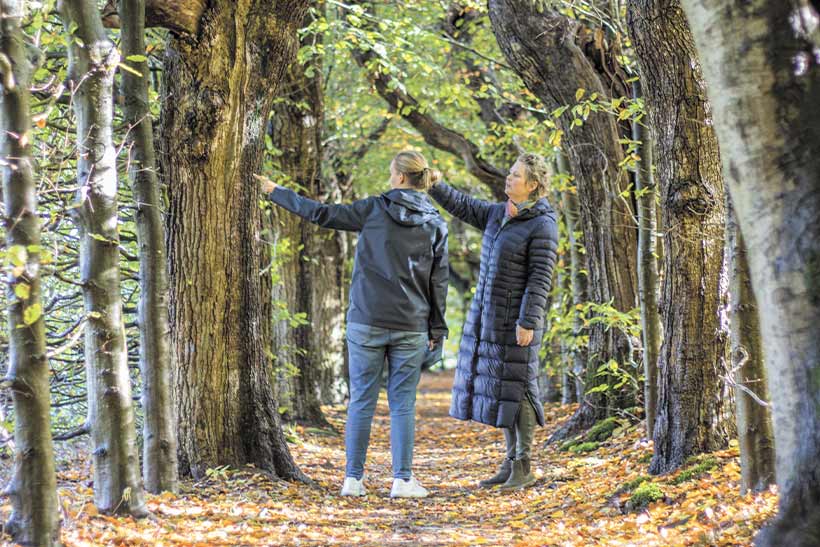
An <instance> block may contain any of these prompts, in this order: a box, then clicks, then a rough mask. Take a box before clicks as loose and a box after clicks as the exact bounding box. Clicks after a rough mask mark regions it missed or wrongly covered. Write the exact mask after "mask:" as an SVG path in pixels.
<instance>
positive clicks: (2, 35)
mask: <svg viewBox="0 0 820 547" xmlns="http://www.w3.org/2000/svg"><path fill="white" fill-rule="evenodd" d="M22 18H23V6H22V2H21V1H20V0H3V1H2V2H0V77H2V91H3V95H2V105H0V119H2V133H1V134H0V155H2V158H3V169H2V171H3V196H4V199H5V206H6V207H5V222H4V224H5V229H6V254H7V255H8V256H11V257H14V258H13V260H12V261H11V264H10V265H9V266H7V277H6V283H7V284H8V289H9V292H8V294H9V299H10V302H9V303H8V307H7V310H8V328H9V331H8V332H9V346H8V351H9V367H8V371H7V372H6V376H5V378H4V379H3V385H4V387H9V388H11V395H12V398H13V399H14V417H15V420H14V471H13V475H12V478H11V482H10V484H9V486H8V488H7V489H6V492H7V493H8V495H9V497H10V498H11V505H12V507H11V515H10V516H9V520H8V522H7V523H6V532H8V533H9V534H10V535H11V537H12V538H13V539H14V541H15V543H18V544H20V545H36V546H38V547H55V546H57V545H60V518H59V512H58V503H57V489H56V477H55V475H54V452H53V449H52V444H51V425H50V419H49V406H50V405H49V402H50V401H49V399H50V391H49V382H48V377H49V369H48V361H47V359H46V335H45V326H44V322H43V315H42V309H43V307H42V303H41V301H40V250H39V248H40V221H39V218H38V217H37V188H36V186H35V184H34V177H33V174H32V161H31V113H30V110H29V84H30V82H31V65H30V63H29V60H28V57H27V55H26V46H25V43H24V41H23V40H24V39H23V33H22V31H21V30H20V24H21V20H22Z"/></svg>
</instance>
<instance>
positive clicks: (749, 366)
mask: <svg viewBox="0 0 820 547" xmlns="http://www.w3.org/2000/svg"><path fill="white" fill-rule="evenodd" d="M726 252H727V254H728V255H729V272H730V276H731V277H730V282H729V295H730V301H729V320H730V324H731V332H730V334H731V336H730V338H731V344H732V372H733V373H734V381H735V384H736V386H735V400H736V405H737V438H738V441H739V444H740V478H741V483H740V490H741V492H746V491H747V490H752V491H755V492H758V491H760V490H764V489H766V488H767V487H768V486H769V485H770V484H774V462H775V455H774V437H773V436H772V416H771V413H770V412H769V409H768V407H767V406H765V405H766V404H767V402H768V400H769V390H768V389H767V387H766V369H765V366H764V359H763V343H762V341H761V338H760V320H759V319H758V307H757V300H756V299H755V295H754V291H753V290H752V278H751V276H750V275H749V261H748V259H747V251H746V246H745V245H744V244H743V235H742V234H741V233H740V228H739V227H738V225H737V218H736V217H735V214H734V210H733V208H732V200H731V199H730V198H729V196H728V195H727V196H726Z"/></svg>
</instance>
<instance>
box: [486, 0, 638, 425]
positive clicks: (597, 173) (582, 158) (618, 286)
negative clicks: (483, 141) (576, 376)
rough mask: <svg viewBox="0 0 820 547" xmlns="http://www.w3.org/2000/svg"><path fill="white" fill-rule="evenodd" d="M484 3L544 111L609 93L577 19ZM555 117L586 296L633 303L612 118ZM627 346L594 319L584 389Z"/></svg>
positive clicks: (503, 2)
mask: <svg viewBox="0 0 820 547" xmlns="http://www.w3.org/2000/svg"><path fill="white" fill-rule="evenodd" d="M489 9H490V20H491V21H492V25H493V32H494V33H495V36H496V39H497V40H498V43H499V45H500V47H501V49H502V51H503V52H504V55H505V56H506V58H507V60H508V61H509V63H510V65H512V67H513V68H514V69H515V70H516V72H517V73H518V74H519V76H521V78H522V79H523V80H524V83H525V84H526V85H527V87H528V88H529V89H530V91H532V92H533V93H534V94H535V95H536V96H537V97H538V98H539V99H540V100H541V101H542V102H543V103H544V105H545V106H546V108H547V109H548V110H554V109H556V108H558V107H560V106H564V105H568V104H570V101H572V100H573V97H574V96H575V93H576V90H577V89H579V88H583V89H584V90H586V92H587V93H597V94H598V96H601V97H608V96H609V91H608V88H605V87H604V86H603V85H602V82H601V80H600V78H599V76H598V74H597V72H596V70H595V68H594V67H593V66H592V64H590V62H589V60H588V59H587V57H586V56H585V55H584V53H583V51H582V50H581V49H580V48H579V47H578V46H577V45H576V44H575V42H574V39H575V36H576V33H577V31H578V23H577V22H576V21H574V20H572V19H570V18H568V17H566V16H564V15H562V14H560V13H559V12H558V11H556V10H554V9H552V8H549V7H543V6H541V5H539V4H538V3H537V2H532V1H530V0H490V1H489ZM558 74H560V75H561V77H560V78H559V77H556V75H558ZM558 123H559V125H560V127H561V128H562V130H563V132H564V150H565V151H566V154H567V159H568V160H569V165H570V170H571V172H572V174H573V175H574V177H575V182H576V185H577V190H578V200H579V204H580V226H581V229H582V231H583V234H584V243H585V247H586V255H587V260H588V267H589V279H588V283H589V299H590V300H591V301H592V302H595V303H598V304H607V303H609V302H611V303H612V306H614V307H615V308H616V309H617V310H619V311H621V312H626V311H629V310H631V309H633V308H634V307H635V305H636V290H637V277H636V259H635V257H636V256H637V254H636V253H637V231H636V230H635V221H634V216H633V213H632V211H631V210H630V205H629V203H628V202H627V201H626V200H623V199H622V198H620V197H619V194H620V193H621V192H622V191H623V190H625V189H626V187H627V182H628V181H627V177H626V175H625V173H624V172H623V171H622V170H621V169H620V167H619V165H620V163H621V160H622V159H623V157H624V153H623V149H622V148H621V145H620V143H619V142H618V139H619V134H618V127H617V125H616V122H615V119H614V117H613V116H610V115H608V114H605V113H592V114H590V115H589V117H588V118H587V119H586V121H584V123H583V124H582V125H581V126H579V127H571V124H572V119H571V117H570V116H569V114H568V113H567V114H565V115H563V116H561V118H560V119H559V120H558ZM630 347H631V344H630V342H629V340H628V337H627V335H626V334H625V333H624V332H622V331H620V330H619V329H615V328H611V329H607V328H606V326H605V325H604V324H603V323H596V324H594V325H592V326H591V327H590V331H589V346H588V351H589V356H590V361H589V362H588V364H587V372H588V373H587V386H586V387H587V389H589V388H590V387H592V385H591V382H592V381H593V380H594V381H606V377H605V376H604V377H599V378H598V379H595V378H594V372H595V371H596V370H597V369H598V367H599V366H600V365H601V364H604V363H607V362H609V361H610V360H614V361H616V362H617V363H619V365H623V366H625V365H626V363H628V362H629V361H630V360H631V358H632V357H631V355H630ZM590 371H591V372H592V373H593V374H590ZM606 399H607V396H605V395H602V394H601V393H594V394H589V393H588V394H586V395H585V397H584V401H583V403H582V404H581V406H580V407H579V410H578V412H577V413H576V414H575V416H573V418H572V419H571V420H570V421H569V422H568V423H567V424H565V426H564V427H562V428H561V429H560V430H559V431H558V432H556V434H555V435H553V437H552V439H553V440H558V439H561V438H565V437H566V436H569V435H572V434H574V433H576V432H578V431H580V430H582V429H584V428H586V427H589V426H590V425H592V424H593V423H594V422H596V421H597V420H599V419H600V418H602V417H604V416H606V414H607V411H608V408H607V407H608V404H607V400H606Z"/></svg>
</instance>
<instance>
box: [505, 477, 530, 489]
mask: <svg viewBox="0 0 820 547" xmlns="http://www.w3.org/2000/svg"><path fill="white" fill-rule="evenodd" d="M537 480H538V479H536V478H534V477H533V479H532V480H528V481H527V482H524V483H521V484H516V485H515V486H504V485H503V484H502V485H501V487H500V488H499V490H503V491H514V490H523V489H524V488H528V487H530V486H532V485H533V484H535V483H536V481H537Z"/></svg>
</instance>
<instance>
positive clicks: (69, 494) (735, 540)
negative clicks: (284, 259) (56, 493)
mask: <svg viewBox="0 0 820 547" xmlns="http://www.w3.org/2000/svg"><path fill="white" fill-rule="evenodd" d="M452 379H453V377H452V373H451V372H446V373H437V374H425V375H424V376H423V377H422V381H421V385H420V388H419V397H418V415H417V434H416V452H415V461H414V472H415V473H416V475H417V477H418V479H419V481H420V482H421V483H422V484H423V485H425V486H426V487H427V488H428V489H430V491H431V496H430V497H429V498H427V499H422V500H409V499H398V500H393V499H390V498H389V493H390V486H391V472H390V450H389V428H388V424H389V419H388V416H387V403H386V399H385V397H384V394H382V397H381V399H380V401H379V406H378V409H377V415H376V418H375V420H374V424H373V435H372V439H371V446H370V451H369V454H368V462H367V466H366V471H365V472H366V482H365V484H366V486H367V488H368V495H367V496H365V497H364V498H344V497H341V496H339V495H338V493H339V489H340V488H341V483H342V480H343V474H344V473H343V468H344V441H343V438H342V437H341V436H340V435H337V434H329V433H328V432H327V431H320V430H315V429H310V428H307V429H303V428H296V429H293V430H290V431H289V435H290V436H291V437H292V438H293V440H294V441H295V442H294V443H292V444H291V450H292V452H293V455H294V457H295V459H296V461H297V462H298V463H299V465H300V467H301V468H302V469H303V470H304V471H305V472H306V473H307V474H308V476H310V477H311V478H312V479H314V480H315V481H316V483H317V487H315V488H310V487H307V486H304V485H294V484H289V483H284V482H279V481H270V480H269V479H267V478H266V477H265V476H263V475H260V474H254V473H251V472H248V471H220V470H215V471H213V472H212V473H211V474H210V476H209V477H208V478H206V479H204V480H202V481H199V482H198V483H192V482H190V481H187V482H185V483H184V484H183V487H182V491H181V493H180V494H179V495H176V496H174V495H170V494H164V495H160V496H149V497H148V506H149V508H150V509H151V511H152V512H153V515H154V517H153V518H152V519H148V520H143V521H139V522H135V521H133V520H131V519H130V518H114V517H107V516H102V515H97V514H96V511H95V510H94V508H93V505H91V503H90V500H91V499H92V496H91V489H90V488H88V483H87V481H88V475H87V469H82V470H80V469H75V470H65V471H61V472H60V473H59V478H60V489H61V496H62V500H63V506H64V509H65V514H66V515H67V517H68V519H67V521H66V522H65V524H64V530H63V537H64V540H65V543H66V545H67V546H68V547H71V546H78V547H79V546H83V547H85V546H89V545H95V546H96V545H115V546H136V545H146V546H196V547H204V546H225V547H227V546H249V547H250V546H254V547H255V546H262V545H264V546H285V545H287V546H296V545H311V546H313V545H317V546H318V545H356V546H428V545H429V546H439V545H440V546H468V545H469V546H472V545H499V546H513V545H515V546H521V547H525V546H531V545H533V546H534V545H550V546H583V547H586V546H598V545H600V546H604V545H607V546H616V545H617V546H627V545H634V546H664V547H666V546H672V545H721V546H724V545H725V546H728V545H748V544H750V541H751V537H752V535H753V534H754V532H755V531H756V530H757V529H758V528H759V527H760V526H761V525H762V523H763V521H764V520H765V519H766V518H768V517H770V516H771V515H773V513H774V506H775V504H776V501H777V496H776V494H774V493H771V492H766V493H764V494H759V495H747V496H740V495H739V494H738V480H739V466H738V457H737V448H730V449H728V450H725V451H722V452H718V453H715V454H712V455H710V457H709V458H706V460H708V461H707V462H706V463H707V464H708V463H709V462H712V464H713V465H714V467H713V468H712V469H710V470H707V471H705V472H704V473H702V474H700V475H697V474H695V476H694V477H693V478H691V479H689V480H686V481H683V482H680V483H679V484H675V482H678V481H680V478H678V477H679V475H680V473H676V474H673V475H668V476H663V477H654V478H652V479H651V483H654V484H656V485H657V486H658V487H659V489H660V490H661V491H662V493H663V494H664V496H665V497H664V499H662V500H660V501H656V502H654V503H652V504H650V505H649V507H648V509H646V510H643V511H638V512H626V513H624V512H623V511H624V507H625V504H626V500H628V498H629V497H630V494H629V493H624V494H622V495H617V496H613V492H614V491H615V490H616V489H618V488H619V487H622V486H623V485H624V484H625V483H627V482H629V481H633V480H634V479H636V478H638V477H641V476H644V475H645V472H646V467H647V465H646V461H647V458H648V455H649V454H650V453H651V447H650V446H648V445H647V443H646V442H642V441H641V439H640V434H639V431H638V429H637V428H635V427H634V426H633V427H627V428H625V429H624V430H622V431H619V432H616V434H615V435H614V436H613V437H612V438H611V439H609V440H608V441H606V442H604V443H603V444H602V445H601V446H600V447H599V448H597V449H596V450H593V451H590V452H587V453H578V454H576V453H571V452H563V451H560V450H559V449H558V448H557V447H548V448H541V447H542V446H543V443H544V441H545V440H546V438H547V436H548V435H549V433H550V432H551V431H553V430H554V429H555V428H556V427H557V426H558V425H559V424H560V421H561V420H562V419H563V418H565V417H566V416H568V415H569V414H570V413H571V411H572V410H573V407H571V406H562V405H547V407H546V415H547V420H548V424H547V427H545V428H539V430H538V431H537V434H536V444H535V447H536V449H535V451H534V457H533V459H534V467H535V469H536V474H537V475H538V477H539V478H538V482H537V483H536V484H535V486H533V487H532V488H529V489H527V490H524V491H520V492H514V493H506V494H505V493H501V492H499V491H498V490H489V491H487V490H480V489H477V488H475V485H476V483H477V481H478V480H480V479H481V478H484V477H486V476H488V474H491V473H493V472H494V471H495V468H496V465H497V464H498V462H499V458H500V455H501V454H502V435H501V432H500V430H497V429H495V428H491V427H486V426H483V425H480V424H475V423H471V422H470V423H467V422H461V421H458V420H454V419H452V418H450V417H448V415H447V411H448V408H449V402H450V386H451V385H452ZM326 410H327V414H328V417H329V419H330V421H331V423H333V424H334V426H336V427H337V428H338V429H339V431H343V428H344V417H345V416H344V407H343V406H342V405H339V406H335V407H328V408H327V409H326ZM704 461H705V460H704ZM83 467H87V466H83ZM707 467H708V465H707ZM688 469H689V470H691V469H693V467H692V466H689V467H688ZM83 475H84V476H83Z"/></svg>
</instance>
